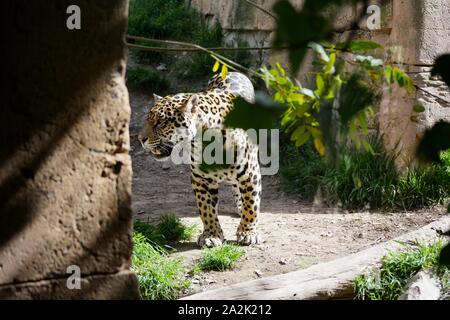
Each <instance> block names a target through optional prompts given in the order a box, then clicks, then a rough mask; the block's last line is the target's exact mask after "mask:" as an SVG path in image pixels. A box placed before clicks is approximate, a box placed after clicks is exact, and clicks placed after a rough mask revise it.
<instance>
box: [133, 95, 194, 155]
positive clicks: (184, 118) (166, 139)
mask: <svg viewBox="0 0 450 320" xmlns="http://www.w3.org/2000/svg"><path fill="white" fill-rule="evenodd" d="M196 104H197V95H195V94H190V93H180V94H176V95H169V96H166V97H160V96H157V95H154V104H153V107H150V109H149V111H148V113H147V118H146V120H145V124H144V127H143V130H142V132H141V133H140V134H139V141H140V142H141V144H142V147H143V148H144V149H145V150H147V151H149V152H150V153H151V154H152V156H153V157H154V158H155V159H156V160H161V161H163V160H166V159H167V158H168V157H170V155H171V153H172V150H173V148H174V146H175V145H176V144H178V143H181V142H184V141H189V140H192V139H193V138H194V137H195V135H196V133H197V127H196V126H197V124H196V119H195V105H196Z"/></svg>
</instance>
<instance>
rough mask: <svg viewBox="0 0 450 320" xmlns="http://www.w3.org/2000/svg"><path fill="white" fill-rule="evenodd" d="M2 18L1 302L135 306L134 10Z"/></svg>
mask: <svg viewBox="0 0 450 320" xmlns="http://www.w3.org/2000/svg"><path fill="white" fill-rule="evenodd" d="M70 5H77V6H78V7H79V8H80V10H81V29H79V30H78V29H74V30H69V29H68V28H67V26H66V22H67V19H68V18H69V16H70V13H69V14H68V13H67V8H68V7H69V6H70ZM0 6H1V12H2V14H3V17H2V22H1V23H2V24H3V26H2V29H3V31H4V37H3V39H2V42H3V45H2V52H3V56H4V58H3V59H2V72H1V73H0V77H1V78H2V79H1V80H2V81H1V83H2V89H1V96H2V104H1V106H0V121H1V124H0V139H1V140H0V299H4V298H9V299H15V298H20V299H23V298H25V299H42V298H45V299H53V298H64V299H70V298H84V299H91V298H95V299H104V298H131V299H132V298H138V297H139V293H138V285H137V280H136V276H135V275H134V273H132V272H131V271H130V255H131V248H132V239H131V209H130V207H131V203H130V201H131V160H130V157H129V155H128V150H129V138H128V123H129V117H130V106H129V102H128V93H127V89H126V87H125V84H124V73H125V64H126V61H125V59H126V48H125V44H124V35H125V33H126V28H127V10H128V1H127V0H96V1H88V0H75V1H65V0H46V1H28V0H5V1H3V2H2V4H1V5H0ZM78 271H79V272H80V275H81V281H80V283H79V284H80V286H78V285H77V280H76V279H77V278H76V275H77V272H78ZM68 284H69V285H68Z"/></svg>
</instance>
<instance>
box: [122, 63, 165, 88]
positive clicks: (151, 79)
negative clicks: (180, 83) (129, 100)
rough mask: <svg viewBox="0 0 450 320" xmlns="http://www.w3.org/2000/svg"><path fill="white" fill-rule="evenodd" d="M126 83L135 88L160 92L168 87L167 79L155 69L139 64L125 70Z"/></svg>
mask: <svg viewBox="0 0 450 320" xmlns="http://www.w3.org/2000/svg"><path fill="white" fill-rule="evenodd" d="M126 78H127V85H128V86H129V87H130V88H133V89H137V90H145V91H150V92H160V91H163V90H165V89H167V88H169V85H170V83H169V80H167V79H166V78H165V77H164V76H163V75H161V73H159V72H158V71H156V70H152V69H148V68H144V67H141V66H137V67H131V68H128V70H127V76H126Z"/></svg>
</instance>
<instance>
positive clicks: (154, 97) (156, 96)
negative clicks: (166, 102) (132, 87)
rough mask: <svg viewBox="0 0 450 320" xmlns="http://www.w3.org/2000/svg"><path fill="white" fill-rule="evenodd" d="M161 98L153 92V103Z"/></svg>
mask: <svg viewBox="0 0 450 320" xmlns="http://www.w3.org/2000/svg"><path fill="white" fill-rule="evenodd" d="M161 99H162V97H161V96H158V95H157V94H153V100H154V103H156V102H158V100H161Z"/></svg>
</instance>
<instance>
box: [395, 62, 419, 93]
mask: <svg viewBox="0 0 450 320" xmlns="http://www.w3.org/2000/svg"><path fill="white" fill-rule="evenodd" d="M392 77H393V79H394V80H395V82H397V84H398V85H399V86H400V87H402V88H405V89H406V91H408V93H413V92H414V91H416V88H415V87H414V83H413V82H412V80H411V78H410V77H409V76H408V75H407V74H406V73H405V72H403V71H402V70H400V69H399V68H397V67H393V68H392Z"/></svg>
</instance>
